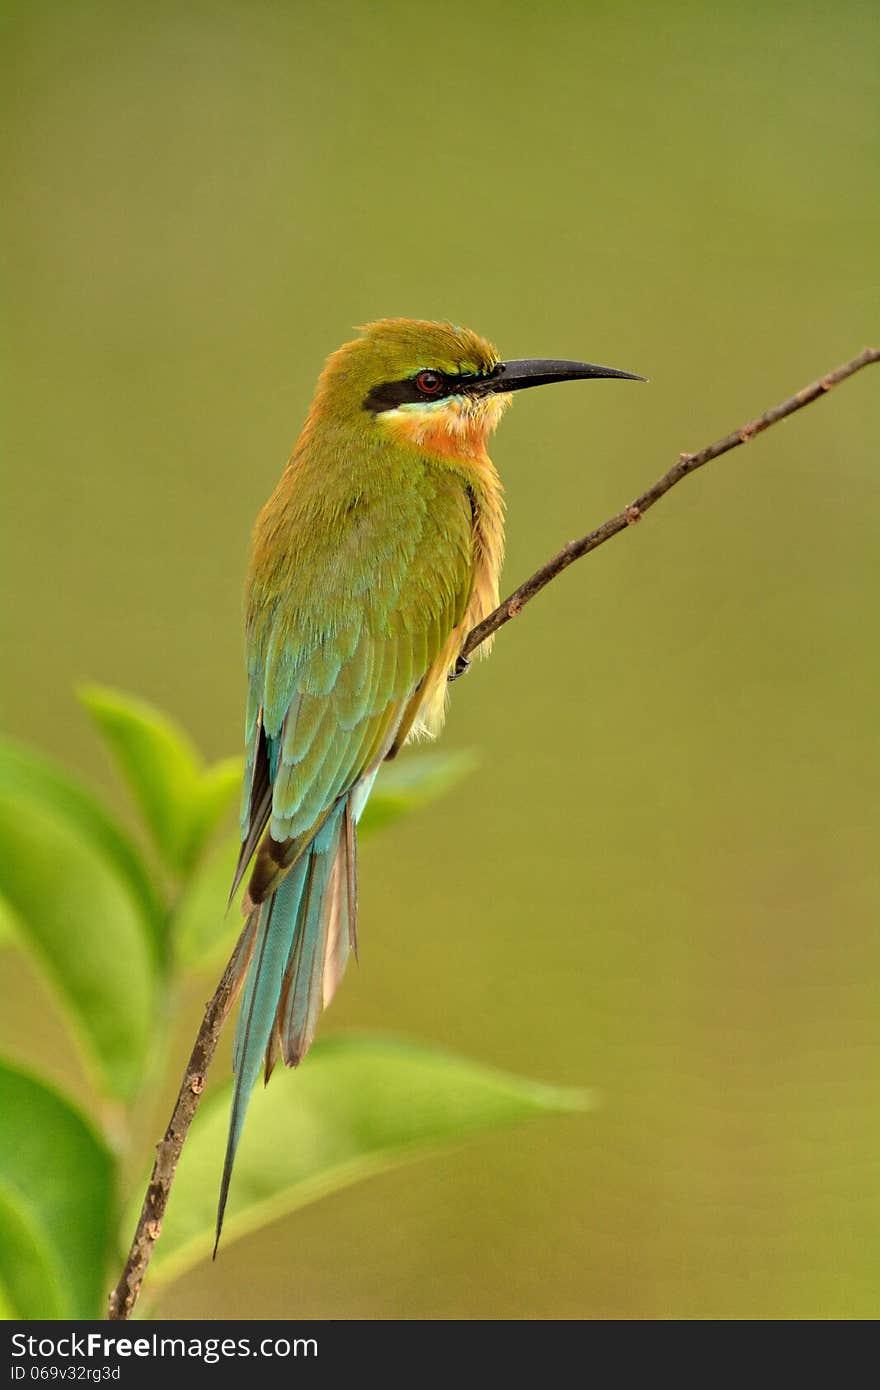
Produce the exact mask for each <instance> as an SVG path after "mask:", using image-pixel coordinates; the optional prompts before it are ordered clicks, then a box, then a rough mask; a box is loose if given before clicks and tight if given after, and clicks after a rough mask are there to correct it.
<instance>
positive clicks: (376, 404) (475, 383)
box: [364, 367, 497, 415]
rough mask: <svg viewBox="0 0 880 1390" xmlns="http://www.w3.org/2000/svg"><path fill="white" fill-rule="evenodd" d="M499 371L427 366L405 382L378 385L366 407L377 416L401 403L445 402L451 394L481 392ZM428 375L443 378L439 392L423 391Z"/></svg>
mask: <svg viewBox="0 0 880 1390" xmlns="http://www.w3.org/2000/svg"><path fill="white" fill-rule="evenodd" d="M496 370H497V369H493V370H492V371H491V372H486V373H485V374H483V375H478V374H477V373H476V372H457V373H455V375H452V374H450V373H449V372H440V371H435V370H434V369H433V368H429V367H425V368H423V370H422V371H420V372H418V373H417V374H416V375H415V376H412V377H406V379H405V380H404V381H384V382H382V383H381V384H380V385H379V386H374V387H373V389H372V390H371V391H370V392H369V394H368V395H367V396H366V397H365V398H364V410H369V411H371V412H372V414H373V415H381V413H382V412H383V411H384V410H396V409H397V407H398V406H399V405H407V404H410V403H415V402H419V401H442V400H444V399H446V398H447V397H449V396H462V395H467V394H469V393H473V394H478V393H479V391H480V388H481V386H482V385H483V383H484V382H487V381H491V380H492V378H493V377H494V376H495V374H496ZM426 375H430V376H436V377H439V378H440V380H441V382H442V386H441V389H440V390H439V391H423V390H420V388H419V377H423V376H426Z"/></svg>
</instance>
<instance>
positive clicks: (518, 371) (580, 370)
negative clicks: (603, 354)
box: [478, 357, 648, 394]
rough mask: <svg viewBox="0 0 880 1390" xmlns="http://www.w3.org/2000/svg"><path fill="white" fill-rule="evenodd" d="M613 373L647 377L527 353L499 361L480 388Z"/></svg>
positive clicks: (497, 389)
mask: <svg viewBox="0 0 880 1390" xmlns="http://www.w3.org/2000/svg"><path fill="white" fill-rule="evenodd" d="M604 376H614V377H620V378H621V379H622V380H624V381H647V379H648V378H647V377H644V376H636V374H635V372H620V371H618V370H617V368H616V367H599V366H597V365H596V363H595V362H564V361H558V360H557V359H556V358H552V357H550V358H548V357H524V358H522V359H521V360H519V361H516V362H499V363H498V366H497V367H496V368H495V371H494V372H493V373H492V375H491V376H489V377H485V378H484V379H483V381H482V382H480V384H479V388H478V389H479V390H481V391H486V392H492V393H493V394H502V393H506V392H507V391H524V390H525V389H526V387H528V386H549V385H550V384H551V382H554V381H587V380H592V379H593V378H594V377H604Z"/></svg>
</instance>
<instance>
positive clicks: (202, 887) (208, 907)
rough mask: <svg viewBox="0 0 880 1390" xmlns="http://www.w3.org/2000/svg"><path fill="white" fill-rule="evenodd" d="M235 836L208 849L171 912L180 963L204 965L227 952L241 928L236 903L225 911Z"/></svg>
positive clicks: (235, 852)
mask: <svg viewBox="0 0 880 1390" xmlns="http://www.w3.org/2000/svg"><path fill="white" fill-rule="evenodd" d="M239 849H240V843H239V836H238V835H237V834H235V835H231V836H228V837H227V838H226V839H224V840H223V841H221V843H220V845H219V846H218V847H217V848H216V849H212V850H209V852H208V853H207V854H206V855H205V857H204V858H203V859H202V860H201V862H200V863H199V865H198V867H197V868H196V870H195V871H194V873H193V874H192V876H191V877H190V879H189V881H188V883H187V885H186V888H185V889H184V892H183V894H182V896H181V899H180V902H179V903H178V905H177V909H176V911H175V913H174V920H173V922H172V926H171V933H172V937H173V941H174V951H175V955H176V958H177V959H178V960H179V961H180V963H181V964H182V965H185V966H186V965H198V966H205V965H207V964H209V963H210V962H212V961H213V960H215V959H217V958H219V957H220V956H222V955H224V953H225V955H227V956H228V955H229V954H230V953H231V951H232V948H233V946H234V945H235V942H236V940H237V938H238V934H239V932H240V931H241V926H242V919H241V912H240V911H239V907H238V903H237V902H236V903H232V904H231V906H230V907H229V909H228V910H227V907H226V903H227V901H228V898H229V889H230V887H231V886H232V876H233V874H234V872H235V866H236V864H237V863H238V853H239Z"/></svg>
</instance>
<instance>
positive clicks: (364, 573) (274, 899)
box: [217, 319, 642, 1238]
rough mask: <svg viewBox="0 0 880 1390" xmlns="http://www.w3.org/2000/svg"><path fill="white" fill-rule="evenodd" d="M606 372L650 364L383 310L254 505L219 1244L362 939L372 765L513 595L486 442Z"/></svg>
mask: <svg viewBox="0 0 880 1390" xmlns="http://www.w3.org/2000/svg"><path fill="white" fill-rule="evenodd" d="M595 377H626V378H629V379H631V380H641V379H642V378H638V377H634V376H633V374H632V373H630V372H620V371H615V370H614V369H613V368H610V367H598V366H595V365H593V364H591V363H589V362H564V361H556V360H544V359H526V360H523V361H512V362H505V361H501V360H500V358H499V355H498V353H497V352H496V351H495V349H494V348H493V347H492V346H491V345H490V344H489V343H488V342H486V341H485V340H484V339H483V338H480V337H478V336H477V334H476V333H472V332H470V330H468V329H466V328H456V327H453V326H452V325H451V324H448V323H428V322H422V321H417V320H412V319H383V320H381V321H380V322H378V323H373V324H370V325H369V326H368V327H367V328H366V329H364V330H363V332H362V335H361V336H360V337H359V338H357V339H355V341H354V342H351V343H346V344H345V346H344V347H341V348H339V350H338V351H337V352H334V353H333V355H332V356H331V357H330V358H329V360H328V362H327V364H326V366H325V368H324V370H323V372H322V373H321V376H320V378H319V380H318V385H317V389H316V392H315V397H314V400H313V402H312V406H311V409H310V411H309V414H308V418H307V419H306V422H305V425H304V427H303V431H302V434H301V435H300V437H299V440H298V442H297V445H296V447H295V449H294V451H293V455H292V457H291V459H290V461H289V463H288V465H287V467H286V469H285V470H284V473H283V474H282V477H281V480H280V482H279V483H278V486H277V487H276V489H275V491H274V493H273V494H272V496H271V498H270V499H269V501H268V502H267V504H266V506H265V507H264V508H263V510H262V512H261V513H260V516H259V518H258V520H257V524H256V529H255V532H254V547H253V559H252V563H251V568H250V576H249V580H248V602H247V672H248V681H249V694H248V706H247V718H246V741H247V769H246V774H245V792H244V806H243V813H242V846H241V855H240V858H239V862H238V869H237V872H236V875H235V882H234V885H233V893H234V892H235V891H236V889H237V888H238V886H239V884H240V883H241V881H242V880H243V878H244V875H245V874H246V873H247V871H248V869H249V868H250V877H249V879H248V886H247V892H246V894H245V897H244V903H243V911H244V913H245V915H246V917H247V922H246V925H245V929H244V933H243V936H242V938H241V941H240V944H239V947H238V949H237V957H236V960H237V966H238V970H239V978H240V979H243V980H244V990H243V995H242V1003H241V1011H240V1014H239V1019H238V1027H237V1031H236V1035H235V1045H234V1053H233V1068H234V1073H235V1090H234V1097H233V1102H232V1116H231V1121H230V1127H229V1139H228V1144H227V1150H226V1161H225V1166H224V1170H223V1180H222V1185H221V1192H220V1204H219V1210H218V1216H217V1235H218V1238H219V1233H220V1227H221V1225H222V1221H223V1212H224V1208H225V1205H226V1198H227V1194H228V1190H229V1181H230V1177H231V1173H232V1165H233V1161H234V1158H235V1151H236V1148H237V1146H238V1141H239V1138H240V1136H241V1131H242V1125H243V1122H244V1115H245V1109H246V1106H247V1102H248V1097H249V1096H250V1093H251V1090H252V1089H253V1086H254V1083H255V1082H256V1079H257V1076H258V1074H259V1072H260V1071H261V1069H265V1075H266V1079H267V1080H268V1077H269V1075H270V1073H271V1071H272V1068H273V1066H274V1065H275V1062H276V1060H277V1058H278V1057H279V1056H280V1057H282V1058H283V1059H284V1061H285V1062H286V1063H287V1065H288V1066H296V1064H297V1063H298V1062H300V1061H301V1060H302V1058H303V1057H304V1056H305V1054H306V1052H307V1051H308V1049H309V1046H310V1044H311V1042H312V1038H313V1036H314V1033H315V1027H316V1024H317V1021H318V1015H319V1013H320V1010H321V1008H322V1006H326V1005H327V1004H328V1003H329V1002H330V1000H331V999H332V997H333V994H334V991H335V990H336V987H337V985H338V984H339V980H340V978H341V976H342V973H343V971H344V970H345V965H346V962H347V960H348V957H349V955H350V954H351V952H353V951H356V949H357V856H356V839H357V823H358V818H359V817H360V815H361V812H362V811H363V809H364V805H365V803H366V800H367V797H368V796H369V794H370V789H371V788H372V786H373V782H374V780H375V778H376V774H377V773H378V771H379V768H380V767H381V766H382V763H383V761H384V760H385V759H386V758H393V757H394V755H395V754H396V753H397V751H398V749H399V748H401V746H402V745H403V744H404V743H405V742H406V741H407V740H408V739H410V738H413V737H414V736H416V735H418V734H427V735H435V734H437V733H438V732H439V730H440V728H441V726H442V724H443V718H444V712H445V706H446V696H447V689H448V678H449V676H450V673H451V672H452V671H453V670H454V669H455V667H456V662H457V659H458V657H459V654H460V652H461V649H462V646H463V644H464V642H465V638H466V637H467V634H468V633H469V631H470V630H471V628H472V627H473V626H475V625H476V624H477V623H479V622H480V621H481V620H482V619H483V618H485V617H486V616H487V615H488V614H489V613H490V612H491V610H492V609H493V608H495V607H496V606H497V604H498V578H499V571H500V568H501V558H502V551H503V544H504V522H503V505H502V491H501V483H500V480H499V478H498V474H497V473H496V471H495V468H494V466H493V464H492V462H491V460H490V458H489V456H488V454H487V452H486V445H487V441H488V438H489V435H490V433H491V432H492V431H493V430H494V428H495V426H496V425H497V424H498V421H499V420H500V418H501V416H502V415H503V413H504V411H505V409H506V408H507V406H508V405H509V404H510V400H511V396H512V394H513V392H515V391H521V390H524V389H525V388H527V387H532V386H543V385H546V384H547V383H550V382H558V381H572V380H585V379H592V378H595ZM488 645H489V644H488V643H486V644H484V646H483V647H482V648H481V649H480V650H481V651H484V652H485V651H486V649H487V647H488Z"/></svg>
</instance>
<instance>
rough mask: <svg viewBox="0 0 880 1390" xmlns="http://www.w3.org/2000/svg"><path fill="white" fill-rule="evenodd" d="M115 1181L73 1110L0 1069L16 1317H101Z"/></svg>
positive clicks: (4, 1271) (9, 1269) (10, 1293)
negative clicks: (51, 1310) (55, 1311)
mask: <svg viewBox="0 0 880 1390" xmlns="http://www.w3.org/2000/svg"><path fill="white" fill-rule="evenodd" d="M114 1180H115V1175H114V1162H113V1158H112V1156H111V1154H110V1153H109V1152H108V1150H107V1148H106V1147H105V1145H104V1144H103V1143H102V1141H101V1140H100V1139H99V1138H98V1136H97V1135H96V1134H95V1133H94V1131H93V1130H92V1129H91V1127H90V1126H89V1124H88V1123H87V1121H86V1120H85V1118H84V1117H83V1116H82V1115H81V1114H80V1113H79V1111H78V1110H75V1109H74V1108H73V1106H72V1105H70V1103H69V1102H68V1101H66V1100H65V1099H64V1098H63V1097H62V1096H60V1095H58V1094H57V1092H55V1091H53V1090H50V1089H49V1088H48V1087H47V1086H45V1085H44V1084H43V1083H42V1082H41V1081H39V1080H38V1079H37V1078H36V1077H33V1076H29V1075H27V1074H26V1073H24V1072H21V1071H19V1070H18V1069H17V1068H15V1067H13V1066H11V1065H10V1064H9V1063H5V1062H0V1281H2V1283H3V1286H4V1290H5V1293H6V1299H7V1302H8V1303H9V1304H11V1305H12V1306H14V1307H15V1308H16V1309H17V1311H18V1312H19V1314H20V1316H22V1317H27V1318H41V1317H49V1316H53V1314H52V1313H50V1311H49V1309H50V1308H52V1307H53V1306H54V1307H56V1308H57V1309H58V1312H57V1313H55V1314H54V1316H60V1317H62V1318H77V1319H82V1318H94V1317H98V1316H100V1313H101V1311H102V1308H101V1305H102V1302H103V1294H104V1281H105V1265H106V1260H107V1255H108V1245H109V1241H110V1237H111V1231H112V1211H113V1190H114ZM7 1238H8V1240H9V1242H10V1243H9V1244H7Z"/></svg>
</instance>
